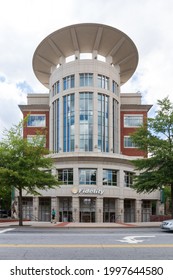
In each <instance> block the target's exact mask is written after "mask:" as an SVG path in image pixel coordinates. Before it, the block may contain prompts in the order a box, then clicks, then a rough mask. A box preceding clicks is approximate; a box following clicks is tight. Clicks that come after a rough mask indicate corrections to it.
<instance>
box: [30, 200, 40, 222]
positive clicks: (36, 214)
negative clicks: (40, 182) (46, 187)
mask: <svg viewBox="0 0 173 280" xmlns="http://www.w3.org/2000/svg"><path fill="white" fill-rule="evenodd" d="M38 211H39V198H38V197H36V196H34V197H33V217H32V220H35V221H37V220H39V212H38Z"/></svg>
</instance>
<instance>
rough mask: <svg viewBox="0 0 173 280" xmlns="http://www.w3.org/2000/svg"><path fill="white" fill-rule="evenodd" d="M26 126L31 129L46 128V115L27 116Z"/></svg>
mask: <svg viewBox="0 0 173 280" xmlns="http://www.w3.org/2000/svg"><path fill="white" fill-rule="evenodd" d="M27 126H32V127H45V126H46V115H29V117H28V121H27Z"/></svg>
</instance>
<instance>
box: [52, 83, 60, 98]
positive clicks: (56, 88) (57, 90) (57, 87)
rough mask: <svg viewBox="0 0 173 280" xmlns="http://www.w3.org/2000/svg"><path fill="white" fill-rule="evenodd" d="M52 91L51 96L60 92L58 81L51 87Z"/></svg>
mask: <svg viewBox="0 0 173 280" xmlns="http://www.w3.org/2000/svg"><path fill="white" fill-rule="evenodd" d="M52 91H53V96H54V95H56V94H57V93H59V92H60V83H59V81H57V82H56V83H55V84H54V85H53V86H52Z"/></svg>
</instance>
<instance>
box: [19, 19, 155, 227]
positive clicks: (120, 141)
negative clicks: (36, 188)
mask: <svg viewBox="0 0 173 280" xmlns="http://www.w3.org/2000/svg"><path fill="white" fill-rule="evenodd" d="M137 64H138V51H137V48H136V46H135V44H134V43H133V42H132V40H131V39H130V38H129V37H128V36H127V35H126V34H124V33H123V32H121V31H119V30H117V29H115V28H113V27H110V26H106V25H103V24H95V23H94V24H93V23H84V24H76V25H72V26H67V27H65V28H62V29H60V30H57V31H55V32H54V33H52V34H50V35H49V36H48V37H46V38H45V39H44V40H43V41H42V42H41V43H40V44H39V46H38V47H37V49H36V51H35V53H34V56H33V70H34V73H35V75H36V77H37V78H38V80H39V81H40V82H41V83H42V84H43V85H44V86H45V87H47V88H48V91H49V93H48V94H28V97H27V105H19V107H20V109H21V111H22V113H23V116H24V117H25V116H26V115H28V114H29V119H28V124H27V126H26V127H25V128H24V137H27V138H28V141H32V137H34V135H35V134H36V131H37V130H40V131H43V132H45V131H46V139H45V140H46V147H47V148H49V149H50V150H51V151H52V157H53V159H54V169H53V170H52V172H54V174H58V177H59V180H60V181H62V182H63V185H61V187H60V188H57V189H52V190H49V191H43V192H42V196H40V197H37V196H36V197H31V196H28V195H26V196H25V197H24V200H23V210H24V218H27V217H31V218H33V219H35V218H38V219H39V220H42V221H49V220H50V218H51V217H50V216H51V209H52V208H55V209H56V212H57V213H58V215H57V220H58V221H60V222H61V221H67V222H70V221H75V222H93V223H94V222H116V221H118V222H135V221H148V220H149V216H150V214H156V213H159V211H160V193H159V192H158V191H156V192H153V193H151V194H137V193H136V191H135V190H133V189H132V188H131V185H132V175H133V173H134V169H133V165H132V163H131V161H130V160H132V159H133V158H136V157H144V156H146V155H145V154H144V153H143V152H142V151H140V150H138V149H137V148H136V147H134V145H133V143H132V141H131V138H130V136H129V134H130V133H131V132H133V131H134V130H135V129H136V128H137V127H138V126H139V125H141V124H142V123H143V121H144V120H145V119H146V118H147V114H148V111H149V110H150V108H151V106H150V105H146V104H142V102H141V98H142V96H141V94H140V93H139V92H137V93H121V86H122V85H123V84H124V83H126V82H127V81H128V80H129V79H130V78H131V77H132V75H133V73H134V72H135V70H136V67H137ZM44 135H45V133H43V137H45V136H44Z"/></svg>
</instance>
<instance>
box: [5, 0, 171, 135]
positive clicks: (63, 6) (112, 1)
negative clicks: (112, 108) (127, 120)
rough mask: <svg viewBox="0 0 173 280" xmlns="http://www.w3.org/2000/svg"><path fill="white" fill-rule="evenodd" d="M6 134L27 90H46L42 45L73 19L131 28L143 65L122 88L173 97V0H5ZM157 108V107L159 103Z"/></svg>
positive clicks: (148, 99)
mask: <svg viewBox="0 0 173 280" xmlns="http://www.w3.org/2000/svg"><path fill="white" fill-rule="evenodd" d="M0 4H1V6H0V7H1V9H0V135H1V133H2V131H3V130H4V128H6V129H8V128H10V127H11V126H12V125H13V124H17V123H18V122H19V120H20V119H21V117H22V116H21V112H20V110H19V108H18V104H26V95H27V92H28V93H31V92H34V93H41V92H47V89H46V88H45V87H44V86H42V85H41V84H40V82H39V81H38V80H37V78H36V77H35V76H34V73H33V70H32V57H33V54H34V51H35V49H36V47H37V46H38V44H39V43H40V42H41V41H42V40H43V39H44V38H45V37H46V36H48V35H49V34H50V33H52V32H54V31H55V30H57V29H59V28H62V27H65V26H67V25H71V24H77V23H83V22H97V23H102V24H107V25H111V26H113V27H115V28H117V29H120V30H121V31H123V32H124V33H126V34H127V35H128V36H129V37H130V38H131V39H132V40H133V41H134V43H135V44H136V46H137V49H138V52H139V64H138V67H137V70H136V72H135V75H134V76H133V77H132V78H131V79H130V80H129V81H128V82H127V83H126V84H125V85H124V86H123V87H122V92H136V91H140V92H141V93H142V95H143V102H145V103H147V104H154V105H155V104H156V102H157V100H158V99H162V98H163V97H165V96H169V97H170V99H171V101H172V102H173V86H172V80H173V78H172V72H173V32H172V26H173V1H172V0H157V1H156V0H123V1H122V0H107V1H105V0H87V1H85V0H63V1H57V0H44V1H43V0H26V1H23V0H15V1H14V0H0ZM154 107H155V106H154Z"/></svg>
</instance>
